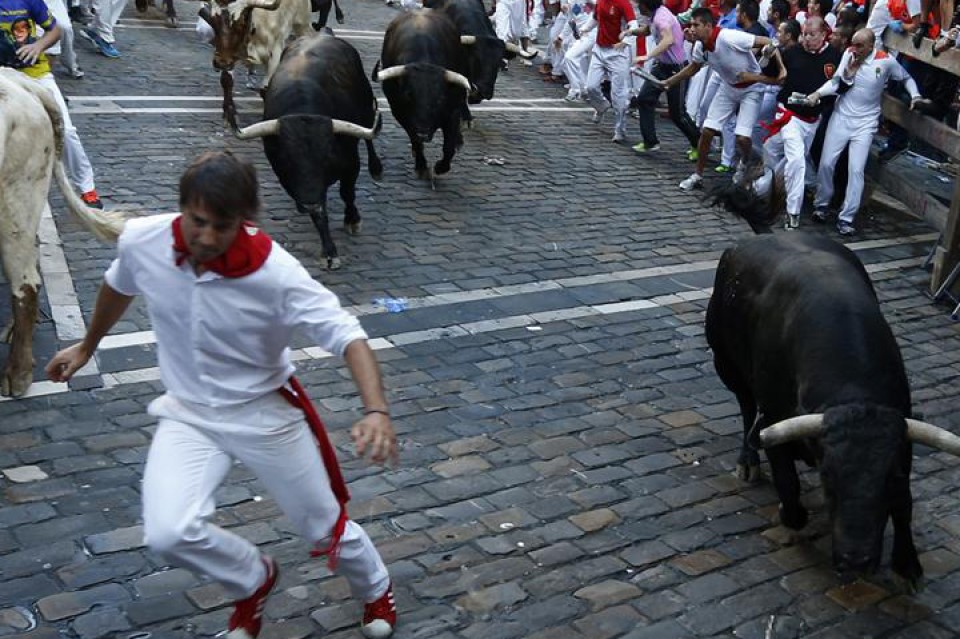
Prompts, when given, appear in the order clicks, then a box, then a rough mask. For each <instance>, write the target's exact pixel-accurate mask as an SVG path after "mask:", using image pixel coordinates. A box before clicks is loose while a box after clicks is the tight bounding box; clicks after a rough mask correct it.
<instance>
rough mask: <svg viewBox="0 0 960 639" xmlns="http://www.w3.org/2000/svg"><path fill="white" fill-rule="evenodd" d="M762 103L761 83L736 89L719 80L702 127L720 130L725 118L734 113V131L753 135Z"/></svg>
mask: <svg viewBox="0 0 960 639" xmlns="http://www.w3.org/2000/svg"><path fill="white" fill-rule="evenodd" d="M762 103H763V87H762V85H759V84H754V85H751V86H749V87H746V88H743V89H738V88H736V87H734V86H733V85H730V84H727V83H726V82H721V83H720V87H719V88H718V89H717V94H716V95H715V96H714V98H713V102H711V103H710V109H709V110H708V111H707V117H706V119H705V120H704V121H703V128H705V129H713V130H714V131H722V130H723V125H724V124H726V123H727V120H729V119H730V118H732V117H733V116H734V115H736V117H737V126H736V129H735V131H734V133H735V134H736V135H738V136H740V137H744V138H749V137H750V136H752V135H753V127H755V126H756V125H757V118H758V117H759V116H760V106H761V104H762Z"/></svg>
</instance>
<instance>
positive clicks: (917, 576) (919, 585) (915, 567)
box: [890, 552, 924, 595]
mask: <svg viewBox="0 0 960 639" xmlns="http://www.w3.org/2000/svg"><path fill="white" fill-rule="evenodd" d="M904 554H906V553H904ZM891 564H892V565H891V566H890V567H891V569H892V570H893V577H894V580H895V581H896V582H897V584H898V585H899V586H900V587H901V588H902V589H903V590H905V591H906V592H908V593H910V594H911V595H915V594H917V593H918V592H920V591H922V590H923V588H924V582H923V566H921V565H920V560H919V559H917V555H916V552H914V553H911V554H910V555H908V556H907V557H897V556H896V554H894V556H893V561H892V562H891Z"/></svg>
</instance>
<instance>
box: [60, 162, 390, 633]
mask: <svg viewBox="0 0 960 639" xmlns="http://www.w3.org/2000/svg"><path fill="white" fill-rule="evenodd" d="M257 191H258V189H257V180H256V171H255V170H254V168H253V166H252V165H250V164H247V163H245V162H242V161H240V160H237V159H236V158H234V157H233V156H232V155H230V154H227V153H207V154H204V155H202V156H200V157H199V158H198V159H197V160H195V161H194V163H193V164H192V165H191V166H190V167H189V168H188V169H187V171H186V172H185V173H184V174H183V177H182V178H181V180H180V207H181V209H182V210H183V215H181V216H176V215H158V216H153V217H147V218H141V219H137V220H130V221H129V222H127V225H126V228H125V229H124V231H123V233H122V234H121V236H120V241H119V245H118V256H117V258H116V260H114V262H113V264H111V266H110V268H109V270H108V271H107V273H106V276H105V281H104V284H103V285H102V286H101V289H100V293H99V295H98V297H97V302H96V307H95V308H94V311H93V318H92V320H91V322H90V325H89V327H88V329H87V334H86V336H85V337H84V339H83V341H81V342H79V343H77V344H75V345H74V346H71V347H69V348H67V349H64V350H62V351H60V352H59V353H57V354H56V355H55V356H54V357H53V359H51V361H50V363H49V364H47V369H46V370H47V375H48V376H49V377H50V379H51V380H53V381H55V382H65V381H67V380H69V379H70V377H71V376H72V375H73V374H74V373H75V372H76V371H77V370H79V369H80V368H81V367H83V365H84V364H86V362H87V361H88V360H89V359H90V357H91V356H92V355H93V353H94V351H95V350H96V348H97V345H98V344H99V343H100V340H101V339H102V338H103V337H104V335H106V334H107V332H108V331H109V330H110V328H111V327H112V326H113V325H114V324H115V323H116V322H117V321H118V320H119V319H120V318H121V317H122V315H123V313H124V311H125V310H126V309H127V307H129V305H130V303H131V301H132V300H133V296H134V295H142V296H143V297H144V298H145V300H146V303H147V310H148V311H149V313H150V318H151V321H152V324H153V330H154V331H155V333H156V335H157V353H158V361H159V367H160V379H161V382H162V383H163V385H164V386H165V387H166V393H164V394H163V395H161V396H160V397H158V398H157V399H155V400H154V401H153V402H151V403H150V406H149V408H148V411H149V413H150V414H151V415H154V416H156V417H157V418H159V423H158V425H157V430H156V433H155V434H154V437H153V442H152V443H151V445H150V451H149V453H148V455H147V464H146V468H145V470H144V479H143V485H142V493H143V526H144V537H145V542H146V544H147V546H148V547H149V548H150V549H151V550H153V551H154V552H157V553H159V554H160V555H162V556H163V557H164V558H165V559H166V560H167V561H170V562H171V563H173V564H175V565H177V566H181V567H184V568H187V569H189V570H193V571H195V572H198V573H201V574H203V575H206V576H208V577H210V578H212V579H213V580H215V581H217V582H219V583H220V584H221V586H222V587H223V589H224V591H225V592H226V593H227V594H228V595H229V596H232V597H234V598H237V599H238V601H237V603H236V605H235V607H234V612H233V615H232V616H231V617H230V620H229V624H228V629H227V635H226V636H227V639H254V638H255V637H257V636H258V634H259V633H260V628H261V614H262V612H263V605H264V603H265V601H266V598H267V596H268V595H269V593H270V591H271V590H272V589H273V587H274V586H275V585H276V582H277V574H278V569H277V563H276V562H275V561H274V560H273V559H272V558H270V557H269V556H267V555H264V554H262V553H261V552H260V551H259V550H258V549H257V547H256V546H255V545H253V544H252V543H250V542H249V541H247V540H245V539H243V538H242V537H240V536H238V535H236V534H234V533H232V532H229V531H227V530H224V529H223V528H221V527H219V526H217V525H216V524H215V523H213V521H212V519H213V515H214V507H215V502H214V493H215V492H216V490H217V488H218V487H219V486H220V484H221V482H222V481H223V480H224V478H225V477H226V476H227V473H228V472H229V471H230V469H231V467H232V466H233V461H234V459H237V460H239V461H242V462H243V463H244V464H245V465H246V466H247V467H248V468H250V470H252V471H253V472H254V473H256V475H257V477H258V478H259V479H260V481H262V482H263V484H264V485H265V486H266V488H267V490H268V491H269V492H270V494H271V495H272V496H273V497H274V499H276V501H277V504H278V505H279V506H280V508H281V509H282V510H283V511H284V513H285V514H286V515H287V517H288V518H289V519H290V521H291V522H292V524H293V525H294V527H295V528H296V529H297V530H298V531H299V532H300V534H301V535H302V536H303V537H304V538H305V539H307V540H308V541H309V542H310V543H311V544H312V545H313V546H314V552H313V553H312V554H317V555H320V554H327V555H328V556H329V557H330V567H331V568H333V569H335V570H336V572H338V573H340V574H342V575H343V576H344V577H345V578H346V580H347V582H348V583H349V584H350V588H351V590H352V592H353V594H354V596H355V597H357V598H358V599H361V601H363V602H364V603H365V604H366V605H365V607H364V616H363V621H362V625H361V629H362V631H363V634H364V635H365V636H367V637H375V638H383V637H387V636H389V635H390V634H391V633H392V631H393V627H394V625H395V624H396V608H395V606H394V604H393V591H392V586H391V583H390V576H389V575H388V574H387V569H386V567H385V566H384V563H383V561H382V559H381V558H380V555H379V554H378V553H377V550H376V548H374V546H373V543H372V542H371V541H370V538H369V537H368V536H367V534H366V533H365V532H364V530H363V528H361V527H360V526H359V525H357V524H356V523H354V522H353V521H351V520H350V519H349V518H348V517H347V514H346V506H345V504H346V501H347V500H348V499H349V495H348V494H347V492H346V485H345V484H344V482H343V478H342V475H341V474H340V470H339V466H338V464H337V461H336V456H335V453H334V451H333V448H332V446H331V445H330V443H329V440H328V439H327V437H326V433H325V432H324V430H323V426H322V424H319V422H318V420H316V419H314V417H315V413H312V412H311V411H312V406H310V405H309V399H307V398H306V395H305V393H303V389H302V388H301V387H300V386H299V383H298V382H297V381H296V379H295V378H293V377H291V375H292V373H293V371H294V367H293V365H292V364H291V362H290V349H289V348H288V346H289V343H290V339H291V336H292V334H293V333H294V331H300V332H302V333H304V334H306V335H308V336H309V337H311V338H312V339H313V340H314V341H315V342H316V343H317V344H318V345H319V346H320V347H322V348H323V349H325V350H327V351H329V352H332V353H334V354H336V355H340V356H342V357H343V358H344V359H345V360H346V363H347V367H348V368H349V369H350V372H351V374H352V376H353V379H354V381H355V382H356V385H357V388H358V389H359V391H360V396H361V399H362V401H363V406H364V415H363V417H362V418H361V419H360V420H359V421H357V422H356V423H355V424H354V426H353V429H352V431H351V435H352V436H353V439H354V441H355V442H356V444H357V454H358V455H363V454H364V453H368V454H369V455H370V458H371V459H372V460H373V461H374V462H377V463H382V462H385V461H388V460H391V459H393V458H395V457H396V450H397V449H396V438H395V436H394V432H393V426H392V424H391V422H390V415H389V411H388V406H387V402H386V398H385V396H384V392H383V387H382V383H381V379H380V371H379V367H378V365H377V361H376V358H375V357H374V355H373V351H372V350H371V349H370V347H369V346H368V345H367V342H366V334H365V333H364V331H363V329H362V328H361V327H360V325H359V323H358V322H357V320H356V318H354V317H352V316H351V315H350V314H348V313H347V312H346V311H344V310H343V309H342V308H340V304H339V302H338V301H337V298H336V297H335V296H334V295H333V293H331V292H330V291H329V290H327V289H326V288H324V287H323V286H322V285H321V284H320V283H318V282H316V281H315V280H313V279H312V278H311V277H310V275H309V274H308V273H307V271H306V269H304V268H303V266H301V265H300V263H299V262H297V260H296V259H295V258H293V257H292V256H291V255H290V254H289V253H287V252H286V251H284V250H283V249H282V248H281V247H280V246H279V245H277V244H275V243H274V242H272V240H270V238H269V236H267V235H266V234H265V233H263V232H262V231H260V230H259V229H257V228H256V227H253V226H251V225H249V224H248V223H247V220H248V219H252V218H253V217H255V216H256V213H257V211H258V209H259V198H258V193H257ZM288 380H289V381H288ZM288 384H289V388H288ZM318 444H319V448H320V450H319V451H318Z"/></svg>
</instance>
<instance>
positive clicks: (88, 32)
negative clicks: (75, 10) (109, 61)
mask: <svg viewBox="0 0 960 639" xmlns="http://www.w3.org/2000/svg"><path fill="white" fill-rule="evenodd" d="M80 32H81V33H82V34H83V36H84V37H85V38H86V39H87V40H89V41H90V42H92V43H93V44H94V45H95V46H96V47H97V49H99V50H100V53H102V54H103V55H105V56H107V57H108V58H119V57H120V52H119V51H117V48H116V47H115V46H113V44H111V43H110V42H107V41H106V40H104V39H103V38H101V37H100V34H98V33H97V32H96V31H94V30H93V29H91V28H90V27H84V28H83V29H81V30H80Z"/></svg>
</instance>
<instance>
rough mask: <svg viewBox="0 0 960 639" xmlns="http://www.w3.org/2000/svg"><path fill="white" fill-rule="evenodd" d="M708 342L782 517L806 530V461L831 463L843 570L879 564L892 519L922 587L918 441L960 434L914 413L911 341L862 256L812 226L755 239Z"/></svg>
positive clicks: (750, 472)
mask: <svg viewBox="0 0 960 639" xmlns="http://www.w3.org/2000/svg"><path fill="white" fill-rule="evenodd" d="M706 336H707V341H708V342H709V344H710V347H711V349H712V350H713V356H714V364H715V366H716V369H717V373H718V375H719V376H720V379H721V380H722V381H723V383H724V384H726V386H727V387H728V388H729V389H730V390H731V391H733V392H734V393H735V394H736V396H737V400H738V402H739V404H740V410H741V413H742V415H743V423H744V441H743V449H742V451H741V455H740V460H739V463H738V472H739V473H740V476H741V477H742V478H744V479H748V478H749V479H755V478H756V477H757V476H758V474H759V461H760V458H759V455H758V453H757V449H758V447H759V446H760V445H761V443H762V445H763V446H764V447H765V449H766V451H767V458H768V459H769V461H770V469H771V473H772V475H773V482H774V485H775V487H776V490H777V495H778V496H779V498H780V517H781V521H782V523H783V524H784V525H786V526H788V527H790V528H793V529H800V528H802V527H803V526H804V525H805V524H806V523H807V511H806V509H805V508H804V507H803V506H802V505H801V503H800V483H799V480H798V477H797V471H796V468H795V466H794V463H795V461H796V460H798V459H803V460H805V461H807V462H808V463H810V464H817V465H819V470H820V477H821V483H822V485H823V490H824V496H825V500H826V505H827V510H828V514H829V517H830V522H831V527H832V532H833V563H834V567H835V568H837V570H839V571H840V572H842V573H846V572H864V571H871V570H873V569H875V568H876V567H877V565H878V564H879V561H880V556H881V554H882V547H883V531H884V528H885V526H886V522H887V519H888V517H889V518H890V519H891V520H892V521H893V529H894V541H893V559H892V567H893V570H894V571H895V572H896V573H897V574H898V575H900V576H901V577H903V578H904V579H905V580H906V581H907V583H908V585H909V587H911V588H915V587H917V586H918V584H919V581H920V578H921V577H922V574H923V569H922V568H921V566H920V562H919V561H918V559H917V551H916V549H915V547H914V544H913V537H912V533H911V530H910V521H911V513H912V503H913V500H912V496H911V493H910V483H909V482H910V464H911V454H912V452H911V448H912V446H911V441H917V442H920V443H924V444H927V445H931V446H935V447H938V448H941V449H944V450H947V451H948V452H952V453H954V454H960V438H957V437H956V436H954V435H952V434H950V433H947V432H946V431H943V430H940V429H937V428H936V427H934V426H930V425H929V424H924V423H923V422H917V421H914V420H912V419H909V417H910V414H911V412H910V410H911V402H910V389H909V386H908V384H907V376H906V372H905V370H904V366H903V361H902V359H901V356H900V349H899V348H898V347H897V343H896V340H895V339H894V336H893V333H892V332H891V330H890V327H889V326H888V325H887V322H886V320H884V318H883V315H882V314H881V312H880V307H879V304H878V301H877V298H876V294H875V293H874V290H873V286H872V284H871V283H870V279H869V276H868V275H867V273H866V271H865V270H864V268H863V265H862V264H861V263H860V262H859V260H858V259H857V257H856V256H855V255H854V254H853V253H852V252H851V251H850V250H848V249H847V248H845V247H843V246H841V245H839V244H837V243H835V242H833V241H831V240H828V239H826V238H821V237H817V236H812V235H808V234H805V233H804V234H800V233H797V234H789V235H787V236H786V237H784V236H772V235H764V236H758V237H753V238H750V239H747V240H744V241H743V242H741V243H740V244H739V245H738V246H737V247H735V248H733V249H728V250H726V251H725V252H724V253H723V256H722V257H721V259H720V264H719V266H718V268H717V274H716V281H715V283H714V289H713V295H712V296H711V298H710V304H709V307H708V309H707V319H706ZM791 418H793V419H791ZM784 420H787V421H784Z"/></svg>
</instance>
